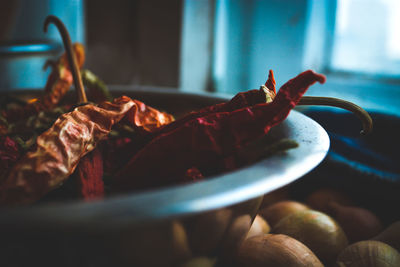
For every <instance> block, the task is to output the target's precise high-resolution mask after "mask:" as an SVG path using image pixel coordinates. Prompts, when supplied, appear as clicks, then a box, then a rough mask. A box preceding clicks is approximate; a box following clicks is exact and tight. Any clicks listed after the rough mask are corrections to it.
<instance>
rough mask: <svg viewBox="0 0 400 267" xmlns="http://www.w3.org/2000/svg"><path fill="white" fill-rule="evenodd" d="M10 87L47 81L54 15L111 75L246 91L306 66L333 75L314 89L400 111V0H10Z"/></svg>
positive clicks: (53, 52)
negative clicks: (271, 75)
mask: <svg viewBox="0 0 400 267" xmlns="http://www.w3.org/2000/svg"><path fill="white" fill-rule="evenodd" d="M1 3H2V9H1V11H0V90H18V89H26V88H42V87H43V86H44V85H45V82H46V79H47V75H48V74H49V73H48V72H46V71H44V70H43V69H42V67H43V65H44V62H45V61H46V60H47V59H50V58H55V57H57V56H58V55H59V54H60V53H61V52H62V51H63V48H62V45H61V39H60V37H59V35H58V33H57V32H56V30H55V27H53V26H50V27H49V28H50V29H49V33H47V34H46V33H44V32H43V21H44V19H45V17H46V16H47V15H49V14H53V15H56V16H58V17H60V18H61V19H62V20H63V21H64V23H65V24H66V26H67V27H68V29H69V31H70V34H71V39H72V41H73V42H81V43H83V44H85V47H86V55H87V59H86V63H85V68H87V69H90V70H91V71H92V72H94V73H95V74H97V75H98V76H99V77H101V78H102V79H103V80H104V81H105V82H106V83H107V84H109V85H126V88H127V90H128V89H129V88H132V87H138V86H140V87H162V88H173V89H176V90H182V91H189V92H215V93H219V94H234V93H236V92H238V91H243V90H247V89H252V88H258V87H259V86H260V85H261V84H263V83H264V82H265V80H266V78H267V73H268V70H269V69H273V70H274V73H275V76H276V80H277V85H278V87H279V86H281V85H282V84H283V83H284V82H286V81H287V80H288V79H290V78H292V77H294V76H296V75H297V74H298V73H300V72H301V71H304V70H306V69H313V70H315V71H318V72H321V73H323V74H325V75H326V76H327V83H326V84H325V85H315V86H313V87H312V88H311V89H310V90H309V91H308V94H309V95H323V96H334V97H340V98H344V99H347V100H350V101H353V102H355V103H357V104H359V105H361V106H362V107H364V108H367V109H369V110H375V111H380V112H385V113H390V114H397V115H399V114H400V31H399V30H398V29H399V28H400V16H399V14H400V1H398V0H285V1H281V0H169V1H162V0H134V1H132V0H114V1H105V0H36V1H29V0H16V1H3V0H2V1H1Z"/></svg>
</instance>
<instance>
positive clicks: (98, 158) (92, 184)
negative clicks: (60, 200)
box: [76, 148, 104, 200]
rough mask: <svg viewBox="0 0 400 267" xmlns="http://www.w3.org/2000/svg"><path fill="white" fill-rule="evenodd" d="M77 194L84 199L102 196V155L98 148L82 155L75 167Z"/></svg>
mask: <svg viewBox="0 0 400 267" xmlns="http://www.w3.org/2000/svg"><path fill="white" fill-rule="evenodd" d="M76 176H77V181H78V182H77V184H78V192H79V195H80V196H81V197H82V198H83V199H84V200H94V199H99V198H103V196H104V182H103V157H102V153H101V151H100V149H99V148H96V149H94V150H93V151H92V152H90V153H89V154H87V155H86V156H84V157H83V158H82V159H81V160H80V161H79V164H78V166H77V168H76Z"/></svg>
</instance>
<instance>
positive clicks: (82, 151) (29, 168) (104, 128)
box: [0, 16, 371, 206]
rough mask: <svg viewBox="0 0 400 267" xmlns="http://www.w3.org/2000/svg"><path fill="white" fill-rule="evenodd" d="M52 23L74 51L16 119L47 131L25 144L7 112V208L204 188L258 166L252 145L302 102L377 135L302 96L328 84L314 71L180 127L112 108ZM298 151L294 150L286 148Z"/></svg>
mask: <svg viewBox="0 0 400 267" xmlns="http://www.w3.org/2000/svg"><path fill="white" fill-rule="evenodd" d="M49 23H54V24H55V25H56V26H57V27H58V28H59V30H60V32H61V34H62V37H63V42H64V45H65V48H66V54H65V55H63V56H62V57H61V58H60V59H59V61H58V62H57V64H53V65H54V66H55V67H54V68H53V72H52V73H51V75H50V76H49V80H48V83H47V84H46V89H45V92H44V96H43V97H42V98H40V99H37V100H34V101H30V102H28V103H27V104H26V105H22V106H21V107H20V108H19V113H18V112H16V113H15V114H23V116H21V117H22V118H26V114H29V115H30V116H31V115H32V114H33V115H34V118H36V119H38V118H41V119H40V120H39V121H40V122H42V121H43V118H42V117H43V116H44V119H47V120H45V121H46V123H44V125H47V124H49V126H48V127H46V128H48V129H43V130H41V131H40V132H38V133H37V136H36V135H35V136H32V137H31V138H30V139H29V140H30V141H29V143H30V145H27V143H28V141H24V140H22V141H20V144H17V141H16V140H20V139H18V138H17V137H16V136H15V129H16V128H15V127H14V128H13V127H10V124H9V123H10V122H12V123H14V120H15V119H14V118H13V116H12V112H10V111H3V112H2V114H3V115H4V116H2V117H0V119H1V123H0V133H1V138H0V159H1V163H0V164H1V165H0V166H1V167H2V168H1V172H0V206H1V205H18V204H30V203H34V202H35V201H37V200H39V199H41V198H43V197H44V196H46V195H48V193H50V192H54V191H55V190H57V189H59V188H63V184H64V183H65V182H67V181H71V180H73V181H74V185H75V187H74V189H73V190H74V193H75V194H76V195H78V196H79V197H80V198H81V199H84V200H92V199H99V198H102V197H104V196H105V195H106V194H108V193H114V192H121V191H137V190H143V189H148V188H154V187H160V186H167V185H171V184H176V183H185V182H193V181H199V180H202V179H205V177H207V176H210V175H215V174H218V173H221V172H225V171H231V170H234V169H236V168H239V167H241V166H243V165H244V164H248V163H251V161H252V160H255V159H256V157H253V155H251V154H248V148H249V144H252V143H253V142H254V141H256V140H260V138H262V137H263V136H265V135H266V134H267V133H268V132H269V130H270V129H271V127H274V126H275V125H277V124H279V123H280V122H282V121H283V120H284V119H285V118H286V117H287V116H288V114H289V112H290V111H291V109H293V108H294V107H295V106H296V105H297V104H299V103H302V104H319V103H322V104H325V105H334V106H340V107H343V108H346V109H349V110H352V111H354V112H355V113H356V114H357V115H359V116H360V117H362V118H363V119H364V129H365V130H366V131H368V130H370V125H371V122H370V121H369V120H370V118H369V116H367V115H368V114H366V113H365V111H363V110H362V109H361V108H359V107H355V106H354V105H353V104H351V103H348V102H343V101H341V102H340V104H338V103H336V102H337V101H338V100H335V99H331V98H310V97H303V94H304V93H305V92H306V90H307V89H308V87H309V86H311V85H312V84H314V83H316V82H320V83H324V82H325V77H324V76H323V75H321V74H317V73H315V72H313V71H311V70H308V71H305V72H303V73H301V74H299V75H298V76H296V77H295V78H293V79H292V80H290V81H288V82H287V83H285V84H284V85H283V86H282V87H281V88H280V89H279V91H278V92H276V88H275V79H274V76H273V72H272V71H270V72H269V76H268V80H267V82H266V83H265V85H262V86H261V87H260V89H259V90H249V91H247V92H242V93H239V94H237V95H236V96H234V97H233V98H232V99H231V100H230V101H229V102H226V103H221V104H217V105H213V106H209V107H206V108H203V109H201V110H199V111H195V112H191V113H189V114H187V115H186V116H184V117H182V118H181V119H179V120H176V121H174V118H173V116H172V115H170V114H168V113H165V112H162V111H159V110H157V109H155V108H152V107H150V106H148V105H146V104H145V103H143V102H140V101H138V100H134V99H131V98H129V97H126V96H121V97H118V98H115V99H114V100H112V101H107V100H110V99H111V98H112V97H111V94H110V93H109V92H108V90H107V88H106V86H105V84H104V83H103V82H101V81H100V80H99V79H98V78H97V77H96V76H95V75H94V74H93V73H91V72H90V71H83V73H82V74H81V73H80V68H81V67H82V64H83V61H84V50H83V47H82V46H81V45H75V46H74V47H72V45H71V41H70V39H69V35H68V33H67V31H66V29H65V26H64V25H63V24H62V22H61V21H60V20H59V19H58V18H56V17H54V16H49V17H48V18H47V19H46V21H45V28H47V25H48V24H49ZM82 80H83V81H82ZM72 82H73V83H74V85H75V90H76V92H77V96H78V100H79V103H78V105H77V106H76V107H75V108H74V109H72V110H71V111H69V112H64V111H62V112H61V113H60V114H58V115H57V119H56V120H54V119H49V118H48V117H47V115H43V114H44V113H43V112H44V111H46V112H51V111H52V108H59V107H56V106H57V104H58V103H60V101H61V99H62V97H63V96H64V95H65V94H66V92H67V91H68V90H69V87H70V86H71V85H72ZM83 83H85V84H86V85H87V87H88V88H89V100H92V101H94V102H96V103H98V104H95V103H88V102H87V97H86V93H85V90H84V87H83ZM99 101H100V103H99ZM13 112H15V111H13ZM15 114H14V115H15ZM40 114H42V115H43V116H42V117H40ZM55 114H57V113H55ZM17 117H18V116H17ZM29 120H30V121H32V119H31V117H30V119H29ZM33 121H35V122H36V120H33ZM24 123H25V125H26V121H24ZM39 124H40V123H39ZM40 125H43V123H42V124H40ZM12 129H14V132H13V130H12ZM21 144H22V147H23V148H24V149H25V150H21ZM287 144H289V146H287ZM291 146H293V144H292V143H286V145H285V146H283V147H284V148H289V147H291ZM276 147H278V146H276ZM22 154H24V155H22Z"/></svg>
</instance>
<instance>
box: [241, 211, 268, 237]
mask: <svg viewBox="0 0 400 267" xmlns="http://www.w3.org/2000/svg"><path fill="white" fill-rule="evenodd" d="M269 231H271V227H270V226H269V224H268V223H267V221H266V220H264V218H263V217H262V216H261V215H256V217H255V218H254V221H253V224H252V225H251V227H250V230H249V232H248V233H247V236H246V238H250V237H253V236H256V235H264V234H268V233H269Z"/></svg>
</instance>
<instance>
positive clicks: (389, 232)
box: [372, 221, 400, 251]
mask: <svg viewBox="0 0 400 267" xmlns="http://www.w3.org/2000/svg"><path fill="white" fill-rule="evenodd" d="M372 239H373V240H377V241H381V242H383V243H386V244H388V245H390V246H392V247H394V248H395V249H397V250H398V251H400V221H397V222H394V223H392V224H391V225H389V226H388V227H387V228H386V229H385V230H383V231H382V232H381V233H379V234H378V235H377V236H375V237H374V238H372Z"/></svg>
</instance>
